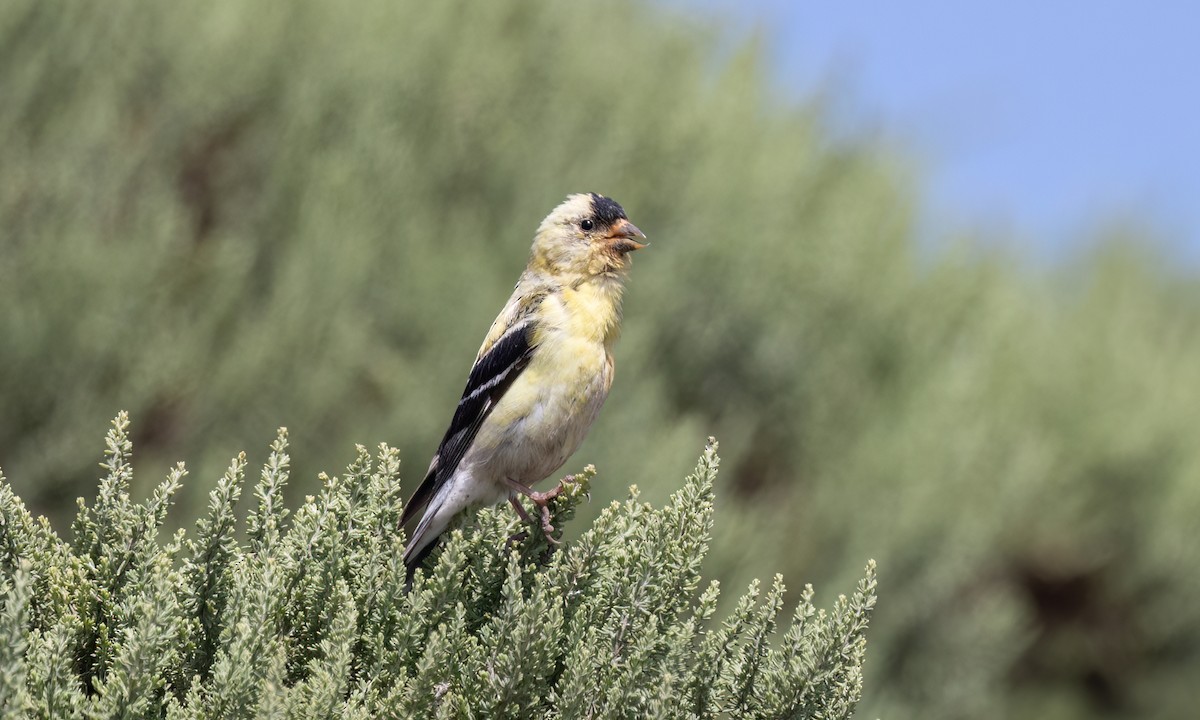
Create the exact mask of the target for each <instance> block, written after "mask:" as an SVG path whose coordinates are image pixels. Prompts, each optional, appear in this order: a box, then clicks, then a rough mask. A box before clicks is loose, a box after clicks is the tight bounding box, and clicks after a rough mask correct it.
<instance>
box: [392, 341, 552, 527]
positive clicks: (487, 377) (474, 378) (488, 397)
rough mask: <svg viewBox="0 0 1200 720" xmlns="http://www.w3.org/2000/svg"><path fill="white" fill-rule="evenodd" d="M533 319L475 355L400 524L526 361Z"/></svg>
mask: <svg viewBox="0 0 1200 720" xmlns="http://www.w3.org/2000/svg"><path fill="white" fill-rule="evenodd" d="M532 337H533V322H532V321H531V320H524V321H520V322H518V323H516V324H514V325H513V327H512V328H510V329H509V330H508V332H506V333H504V335H502V336H501V337H500V339H499V340H497V341H496V343H495V344H494V345H492V347H491V349H490V350H488V351H487V353H485V354H484V355H483V357H481V358H479V360H478V362H476V363H475V367H473V368H471V375H470V377H468V378H467V387H466V389H464V390H463V394H462V399H461V400H459V401H458V408H456V409H455V411H454V418H453V419H451V420H450V427H449V429H447V430H446V435H445V436H444V437H443V438H442V443H441V445H439V446H438V451H437V454H436V455H434V457H433V462H432V463H430V465H429V472H428V473H426V475H425V479H424V480H423V481H422V482H421V487H419V488H417V491H416V492H415V493H413V496H412V497H411V498H409V500H408V504H407V505H405V506H404V514H403V515H402V516H401V520H400V524H402V525H403V524H405V523H407V522H408V521H409V520H410V519H412V518H413V516H415V515H416V514H417V512H419V511H420V510H421V508H423V507H425V505H426V504H427V503H428V502H429V501H430V500H431V499H432V498H433V496H434V495H435V494H436V493H437V491H438V490H439V489H440V488H441V487H442V485H444V484H445V483H446V480H448V479H449V478H450V476H451V475H453V474H454V471H455V470H456V469H457V468H458V463H459V461H461V460H462V458H463V455H464V454H465V453H466V452H467V448H468V447H470V446H471V442H472V441H473V440H474V439H475V434H476V433H477V432H479V426H480V425H482V424H483V421H484V419H486V418H487V416H488V414H489V413H490V412H491V411H492V408H494V407H495V406H496V403H497V402H498V401H499V400H500V398H501V396H503V395H504V393H505V392H506V391H507V390H508V388H509V387H510V386H511V385H512V383H513V381H514V380H516V379H517V377H518V376H519V375H520V374H521V371H523V370H524V369H525V366H526V365H528V364H529V358H530V357H531V356H532V354H533V345H532V340H531V338H532Z"/></svg>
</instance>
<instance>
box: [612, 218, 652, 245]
mask: <svg viewBox="0 0 1200 720" xmlns="http://www.w3.org/2000/svg"><path fill="white" fill-rule="evenodd" d="M608 237H609V239H610V240H612V241H613V247H614V248H615V249H616V250H617V251H619V252H623V253H626V252H630V251H631V250H641V249H642V248H644V247H646V246H647V245H648V244H649V243H640V242H638V241H637V240H635V238H642V239H643V240H644V239H645V238H646V233H644V232H642V231H641V230H639V229H638V226H637V225H634V224H633V223H631V222H629V221H628V220H626V219H625V218H621V219H620V220H618V221H617V222H616V223H615V224H614V225H613V226H612V232H610V233H609V235H608Z"/></svg>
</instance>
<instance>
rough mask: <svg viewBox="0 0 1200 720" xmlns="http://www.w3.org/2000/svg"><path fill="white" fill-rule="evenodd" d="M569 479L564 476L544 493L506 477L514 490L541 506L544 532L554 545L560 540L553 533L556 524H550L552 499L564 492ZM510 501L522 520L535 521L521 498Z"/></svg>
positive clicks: (513, 497) (510, 499) (547, 539)
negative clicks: (527, 511) (526, 510)
mask: <svg viewBox="0 0 1200 720" xmlns="http://www.w3.org/2000/svg"><path fill="white" fill-rule="evenodd" d="M569 479H571V480H573V479H574V478H573V477H570V478H569ZM567 481H568V478H564V479H563V480H561V481H559V483H558V485H556V486H554V489H553V490H550V491H547V492H544V493H543V492H538V491H536V490H534V489H533V488H531V487H529V486H528V485H524V484H522V483H519V482H517V481H516V480H513V479H511V478H504V484H505V485H508V486H509V487H510V488H512V489H513V490H516V491H517V492H519V493H521V494H522V495H524V496H525V497H527V498H529V499H530V500H532V501H533V504H534V505H537V506H538V507H539V508H541V511H542V512H541V515H542V534H544V535H545V536H546V541H547V542H549V543H552V544H554V545H558V544H559V542H558V540H555V539H554V536H553V534H552V533H553V532H554V526H553V525H552V524H550V501H551V500H553V499H554V498H556V497H558V494H559V493H561V492H562V489H563V483H564V482H567ZM509 502H511V503H512V504H513V508H514V509H516V511H517V514H518V515H520V516H521V519H522V520H524V521H525V522H527V523H532V522H533V519H532V518H530V517H529V515H528V514H527V513H526V512H525V508H524V507H522V506H521V502H520V501H519V500H517V498H516V496H512V497H510V498H509Z"/></svg>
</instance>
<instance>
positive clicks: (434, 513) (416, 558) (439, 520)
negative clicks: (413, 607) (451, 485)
mask: <svg viewBox="0 0 1200 720" xmlns="http://www.w3.org/2000/svg"><path fill="white" fill-rule="evenodd" d="M444 505H445V502H444V498H440V497H435V498H433V500H431V501H430V503H429V506H428V507H426V508H425V514H424V515H422V516H421V522H419V523H417V527H416V529H415V530H413V534H412V537H411V538H409V540H408V543H407V544H406V545H405V547H404V567H405V570H406V572H407V574H408V584H409V585H412V576H413V573H414V572H416V570H417V568H418V567H420V565H421V563H422V562H424V560H425V558H427V557H429V553H431V552H433V549H434V548H435V547H437V539H438V538H439V537H441V534H442V531H443V530H445V529H446V526H447V525H449V524H450V518H449V517H446V516H450V515H453V513H446V512H442V511H443V510H444V509H445V508H444Z"/></svg>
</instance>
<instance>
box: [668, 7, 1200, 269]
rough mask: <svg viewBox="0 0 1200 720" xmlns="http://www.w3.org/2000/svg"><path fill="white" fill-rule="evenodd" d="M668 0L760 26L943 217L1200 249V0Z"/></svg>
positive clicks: (1063, 235)
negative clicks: (888, 148) (895, 152)
mask: <svg viewBox="0 0 1200 720" xmlns="http://www.w3.org/2000/svg"><path fill="white" fill-rule="evenodd" d="M663 1H664V2H665V3H666V4H668V5H675V6H681V7H684V8H701V9H704V10H707V11H711V12H712V13H713V14H716V15H718V16H724V17H728V18H731V19H732V20H733V25H734V26H735V27H736V28H737V31H738V32H739V33H741V34H744V33H745V32H748V31H750V30H752V29H755V28H757V29H758V30H759V31H760V32H761V33H762V34H763V36H764V37H765V39H766V40H767V43H768V48H769V52H770V60H771V64H772V69H773V71H774V72H775V74H776V82H777V83H778V84H779V85H780V86H781V87H783V88H785V89H794V90H795V91H796V92H797V95H798V96H801V95H804V94H807V93H810V92H812V91H814V90H815V89H819V88H823V87H834V88H836V90H837V93H838V95H837V98H838V108H837V114H836V117H837V118H838V119H839V121H844V122H846V123H847V124H848V126H849V128H850V129H851V130H861V131H864V132H876V131H882V132H883V133H884V134H886V135H888V136H892V137H895V138H897V139H898V140H899V141H900V142H901V143H902V144H903V145H904V146H906V147H908V148H910V149H911V150H912V151H913V153H914V154H915V155H916V156H917V157H918V158H920V160H921V161H922V162H923V163H925V165H924V167H923V171H924V172H925V179H926V183H925V186H924V189H925V200H926V219H927V220H928V221H929V222H930V224H931V226H932V227H936V228H941V229H943V230H944V229H947V228H953V227H963V226H973V227H979V228H985V229H994V230H996V231H997V232H996V234H1003V235H1011V236H1012V237H1015V238H1016V240H1017V242H1018V243H1019V244H1021V245H1025V246H1030V247H1032V248H1033V249H1034V250H1035V251H1036V252H1038V253H1041V254H1043V255H1044V256H1046V257H1051V258H1052V257H1055V256H1057V255H1059V254H1060V253H1061V252H1062V251H1064V250H1065V249H1068V248H1071V247H1074V246H1077V245H1078V244H1079V243H1080V242H1081V239H1082V238H1084V237H1086V236H1087V234H1088V231H1090V230H1093V229H1095V228H1096V227H1097V226H1099V225H1102V224H1104V223H1105V222H1108V221H1112V220H1116V221H1132V222H1135V223H1138V224H1139V225H1140V226H1148V227H1149V228H1152V229H1153V231H1154V235H1156V237H1157V239H1158V241H1159V242H1160V243H1161V244H1163V245H1165V246H1167V247H1168V248H1170V249H1171V251H1172V252H1173V253H1174V254H1175V256H1176V257H1179V258H1186V259H1188V260H1190V261H1193V262H1196V261H1200V2H1195V3H1187V2H1181V1H1173V2H1155V1H1153V0H1152V1H1150V2H1133V1H1132V0H1127V1H1125V2H1116V1H1115V0H1091V1H1089V2H1082V1H1077V2H1053V1H1051V2H1030V1H1028V0H1012V1H1010V2H1005V3H987V2H977V3H970V2H950V1H948V0H912V1H909V2H873V3H872V2H863V1H861V0H848V1H843V2H822V3H816V2H787V1H786V0H740V2H739V1H737V0H663ZM706 14H707V13H706Z"/></svg>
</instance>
